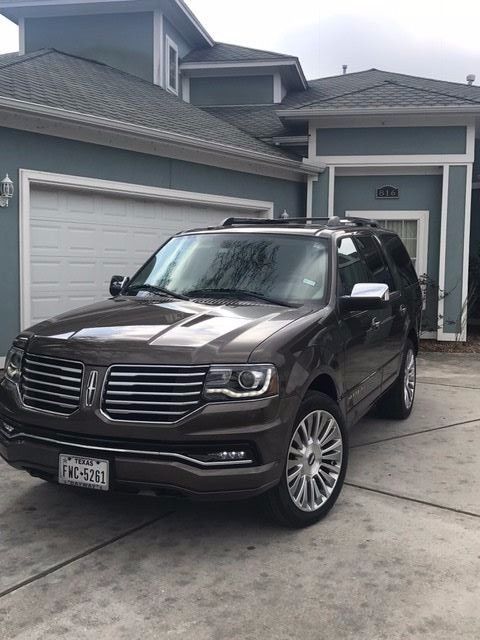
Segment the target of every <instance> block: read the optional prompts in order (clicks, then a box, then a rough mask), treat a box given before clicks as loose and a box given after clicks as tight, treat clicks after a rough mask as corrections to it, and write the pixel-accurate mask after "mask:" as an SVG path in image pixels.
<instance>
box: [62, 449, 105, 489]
mask: <svg viewBox="0 0 480 640" xmlns="http://www.w3.org/2000/svg"><path fill="white" fill-rule="evenodd" d="M58 482H59V483H60V484H71V485H73V486H74V487H84V488H86V489H98V490H100V491H108V488H109V463H108V460H99V459H98V458H84V457H83V456H72V455H68V454H64V453H61V454H60V456H59V461H58Z"/></svg>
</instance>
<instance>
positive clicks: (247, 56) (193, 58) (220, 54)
mask: <svg viewBox="0 0 480 640" xmlns="http://www.w3.org/2000/svg"><path fill="white" fill-rule="evenodd" d="M278 59H282V60H285V59H286V60H288V59H290V60H296V59H297V58H296V56H287V55H285V54H284V53H275V52H274V51H263V50H262V49H251V48H250V47H241V46H239V45H236V44H227V43H226V42H216V43H215V44H214V45H213V47H208V48H204V49H194V50H193V51H190V53H188V54H187V55H186V56H185V57H184V58H183V60H182V63H183V62H255V61H268V60H271V61H272V62H274V61H275V60H278Z"/></svg>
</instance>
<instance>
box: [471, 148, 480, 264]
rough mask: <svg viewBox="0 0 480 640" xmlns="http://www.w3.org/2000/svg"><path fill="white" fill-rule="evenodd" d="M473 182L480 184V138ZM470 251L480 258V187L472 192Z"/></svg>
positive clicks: (476, 150)
mask: <svg viewBox="0 0 480 640" xmlns="http://www.w3.org/2000/svg"><path fill="white" fill-rule="evenodd" d="M473 182H474V183H476V184H478V185H480V140H476V141H475V163H474V165H473ZM470 229H471V231H470V253H471V254H472V255H474V256H478V257H479V258H480V188H477V189H474V190H473V192H472V219H471V227H470Z"/></svg>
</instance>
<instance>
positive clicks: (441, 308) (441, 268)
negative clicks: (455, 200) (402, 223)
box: [437, 165, 450, 340]
mask: <svg viewBox="0 0 480 640" xmlns="http://www.w3.org/2000/svg"><path fill="white" fill-rule="evenodd" d="M449 179H450V167H449V166H448V165H445V166H444V167H443V181H442V208H441V218H440V258H439V262H438V287H439V289H440V290H441V291H444V290H445V261H446V253H447V249H446V247H447V214H448V184H449ZM444 315H445V298H444V297H443V296H439V299H438V318H439V322H438V324H439V329H438V332H437V336H438V339H439V340H448V338H446V337H444V336H445V334H444V332H443V321H444Z"/></svg>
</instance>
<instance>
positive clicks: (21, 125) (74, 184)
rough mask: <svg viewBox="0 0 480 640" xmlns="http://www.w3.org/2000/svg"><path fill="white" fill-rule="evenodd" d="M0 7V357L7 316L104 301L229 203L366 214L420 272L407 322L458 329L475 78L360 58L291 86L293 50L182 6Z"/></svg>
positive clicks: (254, 208) (456, 333) (469, 227)
mask: <svg viewBox="0 0 480 640" xmlns="http://www.w3.org/2000/svg"><path fill="white" fill-rule="evenodd" d="M0 13H2V14H3V15H4V16H6V17H7V18H9V19H10V20H12V21H13V22H15V23H17V24H18V25H19V29H20V51H19V52H18V53H12V54H4V55H2V56H0V74H1V82H0V178H1V177H3V175H4V174H5V173H8V174H9V176H10V177H11V179H12V180H13V183H14V188H15V192H14V196H13V198H11V199H10V201H9V202H8V207H4V208H2V209H0V269H1V272H2V294H3V295H2V309H1V314H0V364H1V361H2V359H3V357H4V354H5V353H6V350H7V348H8V345H9V343H10V342H11V340H12V338H13V337H14V336H15V334H17V333H18V331H19V330H20V329H21V328H23V327H26V326H28V325H30V324H32V323H34V322H38V321H40V320H42V319H44V318H46V317H49V316H51V315H55V314H57V313H60V312H62V311H64V310H67V309H69V308H73V307H78V306H81V305H85V304H89V303H91V302H93V301H95V300H98V299H101V298H103V297H105V295H106V292H107V288H108V281H109V278H110V276H111V275H112V274H113V273H132V272H133V271H134V270H135V269H136V267H138V265H139V264H141V263H142V262H143V261H144V260H145V259H146V257H148V256H149V255H150V253H151V252H152V251H153V250H154V249H155V248H156V247H158V245H159V244H161V242H162V241H163V240H164V239H165V238H167V237H168V236H169V235H171V234H172V233H174V232H176V231H178V230H180V229H184V228H186V227H195V226H204V225H207V224H218V223H219V222H220V221H221V220H222V219H223V218H225V217H226V216H227V215H231V214H232V212H233V213H235V214H238V215H247V216H251V217H256V216H260V217H269V216H279V215H280V214H281V213H282V212H283V211H287V212H288V214H289V215H291V216H293V215H297V216H304V215H305V216H333V215H342V216H345V215H362V216H367V217H369V218H375V219H378V220H381V221H382V223H383V224H385V225H386V226H389V227H391V228H394V229H396V230H397V231H398V232H399V233H400V235H401V236H402V237H403V238H404V241H405V243H406V245H407V248H408V250H409V251H410V254H411V256H412V258H413V259H414V260H415V264H416V267H417V271H418V272H419V273H420V274H424V273H426V274H428V276H429V282H430V286H429V287H427V296H426V305H425V306H426V309H425V329H426V333H427V334H429V335H431V336H432V337H437V338H438V339H440V340H454V339H458V338H459V337H460V338H461V339H465V337H466V328H465V314H466V304H465V302H466V299H467V293H468V260H469V250H470V247H471V250H472V251H477V248H478V247H479V246H480V202H479V197H478V194H479V191H478V186H479V182H480V166H479V165H478V164H475V157H477V158H478V157H479V156H480V145H479V143H478V139H477V137H476V131H477V130H478V127H477V123H478V119H479V117H480V87H477V86H474V85H471V84H465V85H462V84H456V83H451V82H443V81H437V80H430V79H424V78H417V77H413V76H405V75H401V74H395V73H388V72H384V71H378V70H375V69H372V70H368V71H365V72H360V73H347V74H344V75H340V76H336V77H330V78H321V79H318V80H310V81H307V79H306V78H305V75H304V73H303V71H302V67H301V64H300V62H299V60H298V58H297V57H295V56H289V55H284V54H278V53H273V52H269V51H260V50H256V49H250V48H246V47H240V46H236V45H229V44H225V43H218V42H215V41H214V40H213V39H212V38H211V36H210V35H209V34H208V32H207V31H206V30H205V28H204V27H203V25H201V24H200V22H199V21H198V20H197V19H196V17H195V16H194V15H193V14H192V13H191V11H190V10H189V9H188V7H187V6H186V4H185V3H184V2H183V0H76V1H73V0H0ZM475 152H476V154H475ZM472 192H473V200H472ZM472 202H473V207H472V210H473V214H472V223H471V216H470V210H471V203H472ZM432 283H433V284H432ZM7 301H8V302H7Z"/></svg>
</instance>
